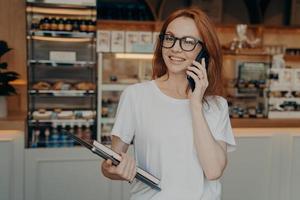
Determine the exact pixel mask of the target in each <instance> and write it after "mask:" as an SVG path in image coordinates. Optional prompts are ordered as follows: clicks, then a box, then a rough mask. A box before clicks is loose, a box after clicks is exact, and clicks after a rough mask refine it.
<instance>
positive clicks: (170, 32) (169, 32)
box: [166, 31, 174, 35]
mask: <svg viewBox="0 0 300 200" xmlns="http://www.w3.org/2000/svg"><path fill="white" fill-rule="evenodd" d="M166 33H168V34H171V35H174V34H173V33H172V31H166Z"/></svg>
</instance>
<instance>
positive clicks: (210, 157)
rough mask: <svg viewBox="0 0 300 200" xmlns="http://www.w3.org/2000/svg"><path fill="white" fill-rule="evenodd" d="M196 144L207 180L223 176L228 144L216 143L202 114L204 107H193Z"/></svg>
mask: <svg viewBox="0 0 300 200" xmlns="http://www.w3.org/2000/svg"><path fill="white" fill-rule="evenodd" d="M191 110H192V119H193V132H194V144H195V148H196V151H197V156H198V159H199V162H200V164H201V166H202V169H203V172H204V174H205V176H206V178H207V179H209V180H215V179H218V178H220V177H221V176H222V174H223V171H224V169H225V167H226V164H227V153H226V152H227V149H226V143H225V142H223V141H216V140H215V139H214V137H213V136H212V133H211V132H210V129H209V127H208V124H207V122H206V120H205V118H204V115H203V113H202V105H201V106H200V105H199V106H197V105H192V108H191Z"/></svg>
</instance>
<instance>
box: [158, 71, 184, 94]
mask: <svg viewBox="0 0 300 200" xmlns="http://www.w3.org/2000/svg"><path fill="white" fill-rule="evenodd" d="M156 83H158V86H159V88H160V89H161V90H162V91H163V92H164V93H166V94H167V95H170V96H172V97H175V98H187V94H186V88H187V86H188V82H187V79H186V75H185V74H184V75H167V74H165V75H163V76H162V77H160V78H158V79H157V80H156Z"/></svg>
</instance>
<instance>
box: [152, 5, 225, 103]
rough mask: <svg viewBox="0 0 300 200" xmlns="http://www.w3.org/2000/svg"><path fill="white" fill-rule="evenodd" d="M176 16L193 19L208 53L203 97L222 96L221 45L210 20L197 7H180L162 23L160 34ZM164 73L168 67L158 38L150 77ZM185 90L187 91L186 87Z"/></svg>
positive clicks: (166, 72)
mask: <svg viewBox="0 0 300 200" xmlns="http://www.w3.org/2000/svg"><path fill="white" fill-rule="evenodd" d="M178 17H188V18H191V19H193V20H194V21H195V23H196V26H197V28H198V31H199V33H200V36H201V38H202V39H203V42H204V47H203V48H206V50H207V51H208V53H209V55H210V59H209V64H208V71H207V76H208V82H209V85H208V87H207V89H206V91H205V93H204V99H205V97H207V96H210V95H220V96H222V95H223V92H224V87H223V77H222V62H223V59H222V52H221V45H220V42H219V39H218V37H217V34H216V30H215V27H214V25H213V23H212V21H211V20H210V19H209V17H208V16H207V15H206V14H205V13H204V12H203V11H202V10H201V9H199V8H197V7H192V8H185V9H180V10H177V11H174V12H173V13H172V14H171V15H169V17H168V18H167V19H166V20H165V22H164V23H163V25H162V28H161V31H160V34H164V33H165V31H166V29H167V27H168V25H169V24H170V23H171V22H172V21H173V20H174V19H176V18H178ZM165 74H168V68H167V66H166V64H165V62H164V60H163V56H162V45H161V41H160V40H159V39H158V40H157V42H156V47H155V51H154V57H153V63H152V79H157V78H159V77H161V76H163V75H165ZM186 91H188V88H187V90H186Z"/></svg>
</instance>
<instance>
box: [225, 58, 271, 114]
mask: <svg viewBox="0 0 300 200" xmlns="http://www.w3.org/2000/svg"><path fill="white" fill-rule="evenodd" d="M224 58H225V62H228V60H229V61H230V65H231V67H232V68H231V70H229V69H228V68H226V70H228V71H231V75H230V78H228V79H227V84H226V91H227V100H228V103H229V114H230V117H231V118H243V119H245V118H267V116H268V99H267V92H268V72H269V69H270V67H271V64H272V63H271V60H272V56H271V55H269V54H264V53H263V52H262V53H261V54H240V53H238V54H226V55H225V56H224ZM227 73H228V72H227Z"/></svg>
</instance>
